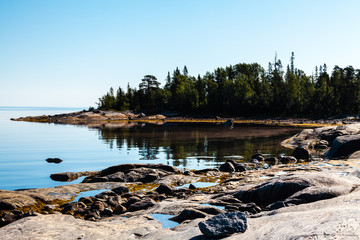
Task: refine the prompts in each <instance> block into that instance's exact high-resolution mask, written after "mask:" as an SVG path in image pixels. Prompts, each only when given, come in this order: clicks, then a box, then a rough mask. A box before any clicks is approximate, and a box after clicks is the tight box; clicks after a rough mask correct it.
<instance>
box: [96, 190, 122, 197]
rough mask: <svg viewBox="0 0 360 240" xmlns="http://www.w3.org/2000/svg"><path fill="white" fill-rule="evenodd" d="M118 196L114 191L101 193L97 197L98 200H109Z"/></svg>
mask: <svg viewBox="0 0 360 240" xmlns="http://www.w3.org/2000/svg"><path fill="white" fill-rule="evenodd" d="M117 195H118V194H116V193H115V192H113V191H104V192H101V193H99V194H97V195H95V197H96V198H104V199H107V198H109V197H110V196H117Z"/></svg>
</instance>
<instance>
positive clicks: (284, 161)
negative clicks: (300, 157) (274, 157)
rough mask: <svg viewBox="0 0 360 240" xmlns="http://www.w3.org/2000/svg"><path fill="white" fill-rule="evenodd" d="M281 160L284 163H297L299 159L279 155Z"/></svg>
mask: <svg viewBox="0 0 360 240" xmlns="http://www.w3.org/2000/svg"><path fill="white" fill-rule="evenodd" d="M278 159H279V161H280V162H281V163H283V164H288V163H296V162H297V160H296V158H295V157H294V156H280V157H278Z"/></svg>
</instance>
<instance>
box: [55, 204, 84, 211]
mask: <svg viewBox="0 0 360 240" xmlns="http://www.w3.org/2000/svg"><path fill="white" fill-rule="evenodd" d="M60 207H61V208H62V210H61V212H62V213H74V212H78V211H81V210H82V209H84V208H86V207H87V206H86V204H85V203H83V202H71V203H66V204H64V205H62V206H60Z"/></svg>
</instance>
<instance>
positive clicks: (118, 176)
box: [106, 172, 125, 182]
mask: <svg viewBox="0 0 360 240" xmlns="http://www.w3.org/2000/svg"><path fill="white" fill-rule="evenodd" d="M106 179H107V181H109V182H124V181H125V174H124V173H123V172H116V173H113V174H110V175H107V176H106Z"/></svg>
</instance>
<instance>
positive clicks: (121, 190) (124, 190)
mask: <svg viewBox="0 0 360 240" xmlns="http://www.w3.org/2000/svg"><path fill="white" fill-rule="evenodd" d="M111 191H113V192H115V193H116V194H118V195H121V194H123V193H128V192H129V188H128V187H125V186H120V187H117V188H114V189H112V190H111Z"/></svg>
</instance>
